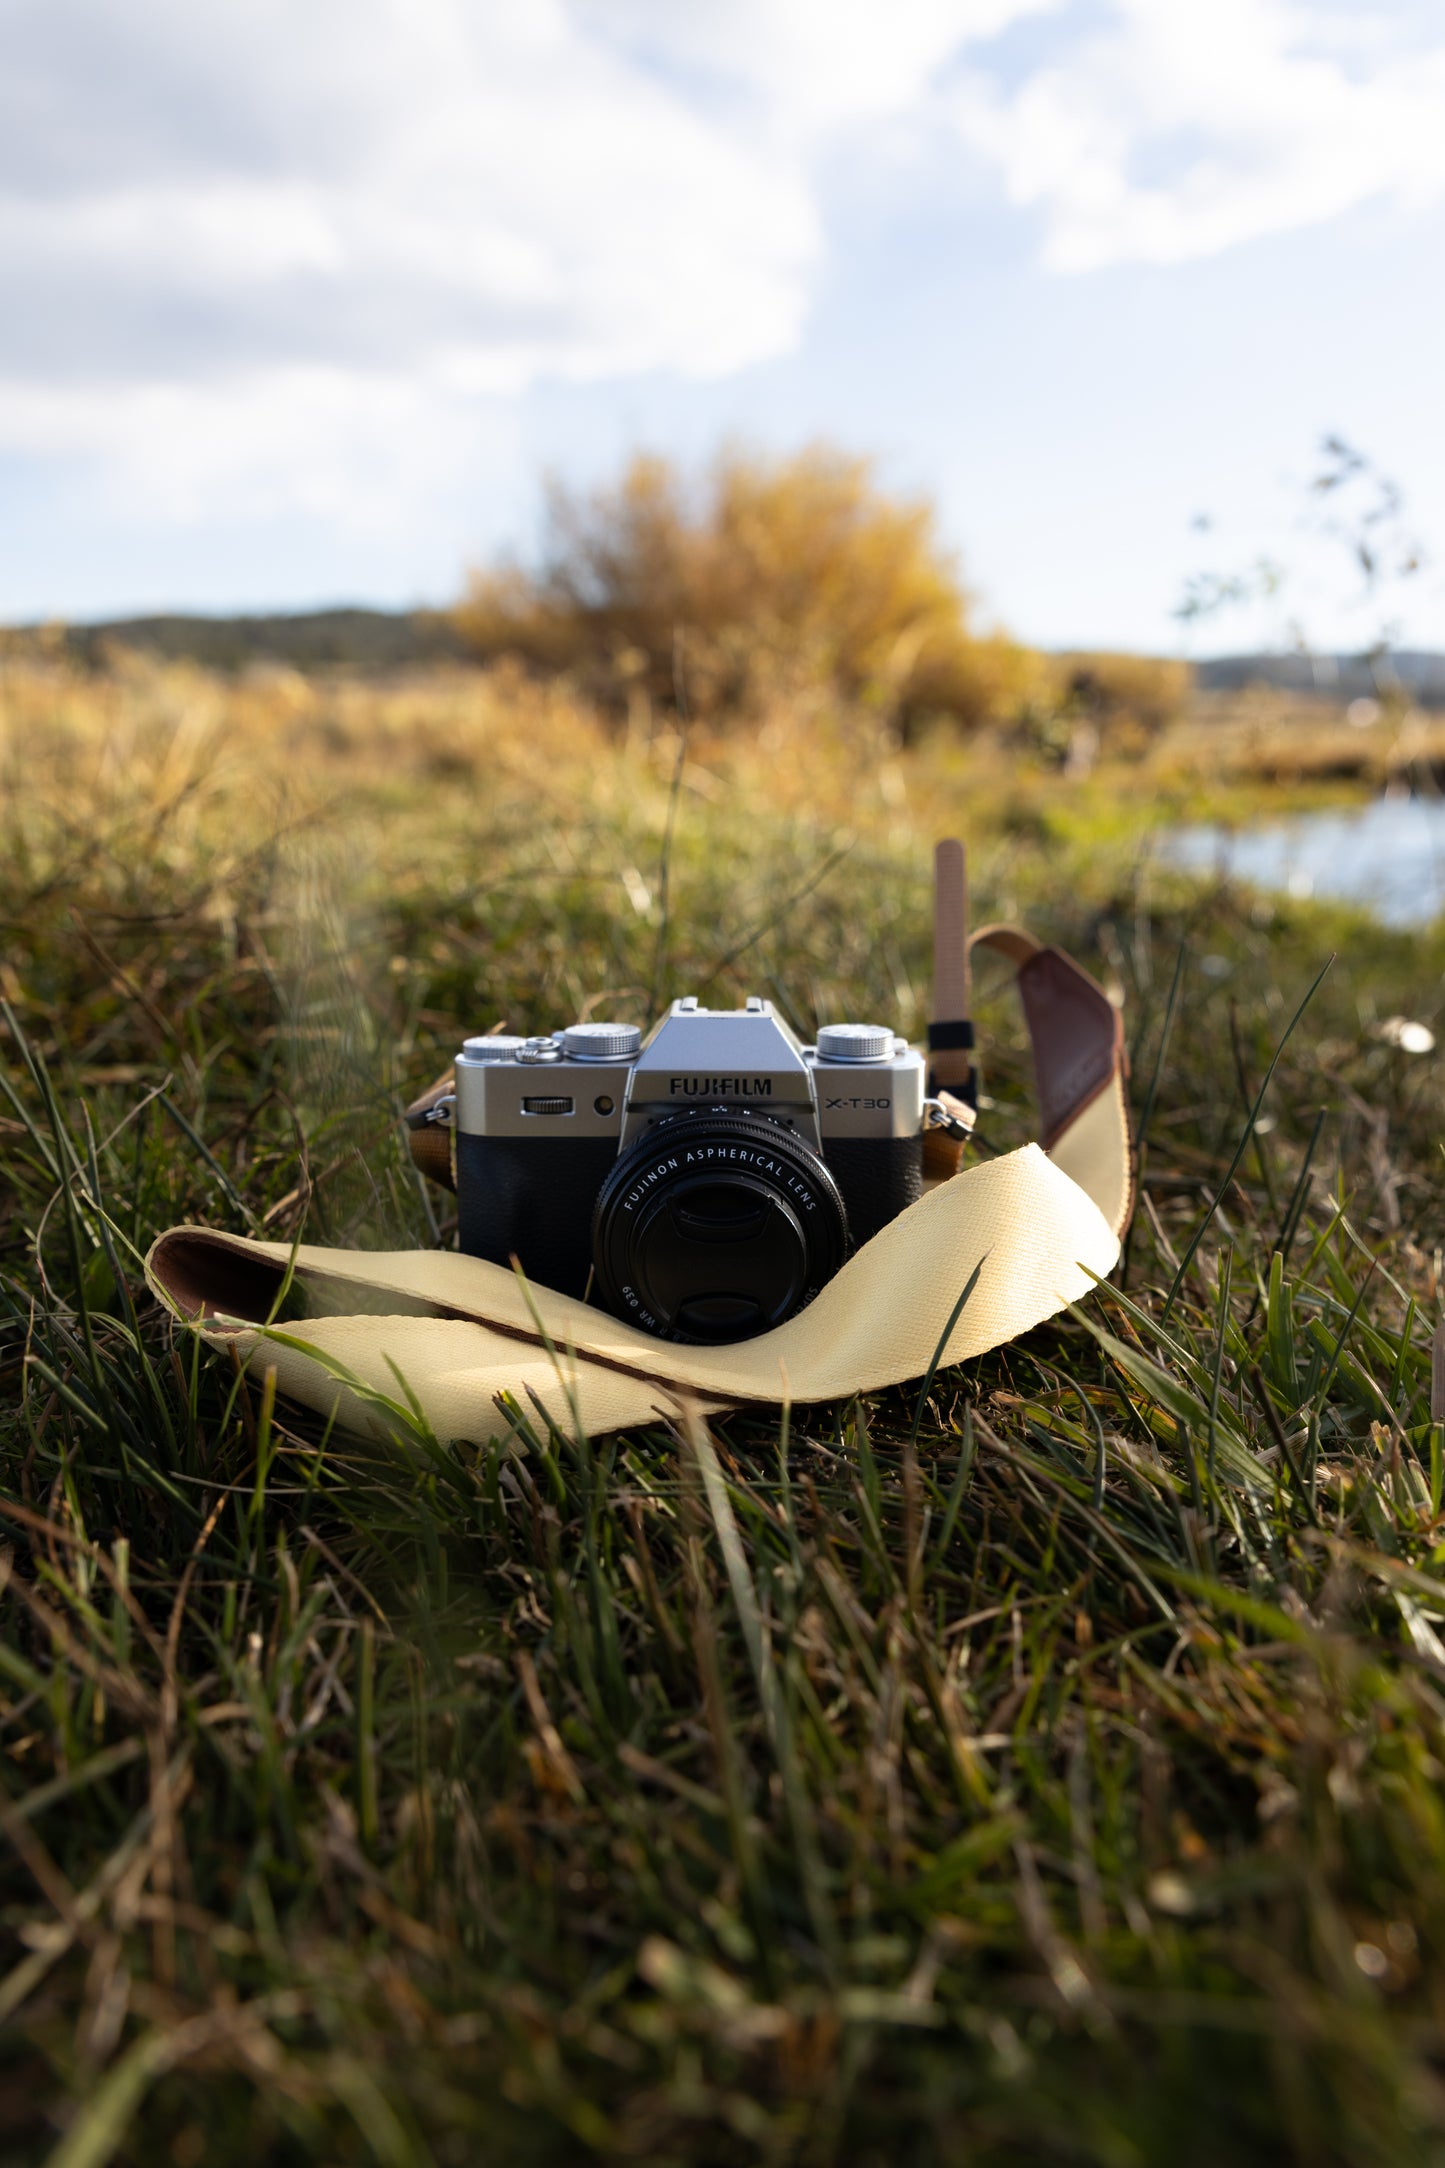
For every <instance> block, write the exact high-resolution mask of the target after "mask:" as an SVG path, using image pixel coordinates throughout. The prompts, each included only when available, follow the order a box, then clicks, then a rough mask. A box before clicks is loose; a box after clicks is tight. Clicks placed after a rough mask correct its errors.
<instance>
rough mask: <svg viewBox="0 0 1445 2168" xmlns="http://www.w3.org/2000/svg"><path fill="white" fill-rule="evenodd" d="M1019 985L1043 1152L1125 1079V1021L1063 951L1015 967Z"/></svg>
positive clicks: (1038, 954) (1042, 952)
mask: <svg viewBox="0 0 1445 2168" xmlns="http://www.w3.org/2000/svg"><path fill="white" fill-rule="evenodd" d="M1018 982H1019V994H1020V996H1021V998H1022V1000H1023V1005H1024V1016H1025V1019H1026V1021H1027V1023H1028V1027H1029V1037H1030V1039H1031V1040H1032V1042H1033V1049H1034V1080H1035V1084H1036V1087H1037V1091H1038V1100H1039V1116H1040V1120H1041V1122H1042V1124H1043V1134H1042V1136H1041V1137H1040V1140H1039V1141H1040V1143H1041V1144H1042V1145H1043V1147H1044V1150H1045V1151H1046V1152H1047V1151H1048V1150H1050V1148H1051V1147H1052V1146H1053V1145H1054V1144H1056V1143H1057V1141H1058V1139H1059V1136H1060V1134H1061V1133H1062V1131H1064V1130H1065V1129H1067V1128H1068V1127H1069V1125H1070V1123H1071V1122H1074V1121H1077V1120H1078V1117H1079V1116H1080V1115H1081V1114H1082V1113H1083V1111H1084V1109H1085V1107H1087V1106H1088V1105H1089V1104H1090V1102H1091V1101H1093V1100H1095V1099H1097V1098H1098V1096H1099V1094H1100V1092H1101V1091H1103V1090H1104V1088H1105V1086H1106V1085H1107V1084H1109V1083H1110V1082H1111V1081H1112V1080H1113V1078H1114V1077H1115V1075H1119V1076H1124V1075H1125V1074H1127V1069H1128V1058H1127V1055H1126V1053H1125V1049H1124V1020H1123V1018H1122V1017H1121V1016H1120V1014H1119V1011H1118V1010H1117V1009H1116V1008H1115V1007H1114V1004H1113V1002H1112V1001H1110V999H1109V997H1108V995H1107V994H1106V993H1105V992H1104V989H1103V987H1102V986H1100V985H1099V984H1098V982H1097V980H1095V979H1092V978H1090V976H1089V974H1088V972H1087V971H1084V970H1082V969H1081V968H1080V966H1079V965H1078V964H1076V963H1075V962H1074V961H1073V958H1072V957H1069V956H1066V955H1065V954H1064V952H1063V950H1062V949H1056V948H1041V949H1036V950H1035V951H1034V953H1033V954H1032V955H1031V956H1029V957H1027V958H1025V960H1024V961H1023V962H1022V963H1021V964H1020V965H1019V970H1018Z"/></svg>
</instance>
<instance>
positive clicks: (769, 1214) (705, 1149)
mask: <svg viewBox="0 0 1445 2168" xmlns="http://www.w3.org/2000/svg"><path fill="white" fill-rule="evenodd" d="M847 1248H848V1222H847V1216H846V1214H845V1212H844V1210H843V1200H842V1198H841V1197H840V1196H839V1194H838V1186H837V1184H836V1183H835V1181H834V1180H833V1177H832V1175H831V1174H829V1172H828V1169H827V1168H826V1167H825V1166H824V1164H823V1162H822V1160H821V1159H820V1158H819V1157H818V1154H817V1153H816V1152H814V1151H812V1150H811V1149H810V1148H809V1147H808V1146H807V1145H806V1144H804V1143H803V1142H802V1140H801V1139H800V1138H798V1137H796V1136H794V1135H793V1134H792V1132H791V1131H790V1130H787V1129H784V1128H782V1127H781V1126H780V1125H779V1124H778V1123H776V1122H769V1121H765V1120H763V1118H762V1117H761V1116H760V1115H756V1114H747V1113H743V1112H737V1113H733V1112H731V1111H726V1112H724V1111H716V1112H714V1111H699V1112H698V1113H688V1114H679V1115H678V1116H676V1118H675V1119H673V1120H672V1121H668V1122H661V1123H659V1124H658V1125H657V1127H656V1128H654V1129H649V1130H648V1131H646V1133H645V1134H644V1135H643V1136H641V1137H639V1138H638V1139H637V1141H636V1142H635V1143H634V1144H632V1145H631V1146H630V1147H629V1149H628V1150H627V1151H625V1152H623V1153H622V1154H621V1156H620V1157H619V1158H618V1159H617V1160H616V1161H615V1163H614V1165H613V1168H612V1171H611V1173H610V1174H609V1175H608V1177H607V1180H606V1181H605V1182H604V1183H603V1185H602V1190H601V1193H600V1194H599V1196H598V1199H597V1210H596V1213H595V1215H594V1218H593V1222H592V1255H593V1260H594V1263H595V1265H596V1272H597V1292H598V1294H599V1295H600V1297H601V1299H602V1301H603V1302H605V1303H606V1305H607V1307H608V1309H609V1310H612V1311H613V1312H614V1313H615V1314H616V1315H617V1316H618V1317H622V1318H626V1319H627V1320H628V1322H629V1323H630V1324H634V1325H639V1326H641V1327H642V1328H643V1330H644V1331H646V1332H651V1333H656V1334H657V1335H658V1336H659V1337H660V1338H662V1339H664V1340H688V1341H693V1342H702V1343H707V1344H717V1343H719V1342H723V1341H730V1340H750V1339H752V1338H753V1337H754V1335H755V1334H757V1333H760V1332H769V1331H771V1330H772V1328H773V1326H775V1325H781V1324H782V1323H783V1321H784V1319H785V1318H789V1317H791V1316H792V1315H793V1314H794V1312H795V1311H797V1310H801V1309H802V1308H803V1307H804V1305H805V1304H806V1303H809V1302H811V1301H812V1299H813V1297H814V1295H816V1294H817V1292H818V1290H819V1288H820V1287H821V1286H822V1285H823V1284H824V1282H825V1281H826V1280H830V1279H831V1278H832V1277H833V1275H834V1273H835V1272H836V1271H837V1270H838V1267H839V1266H840V1265H841V1264H842V1262H843V1259H844V1257H845V1255H846V1254H847Z"/></svg>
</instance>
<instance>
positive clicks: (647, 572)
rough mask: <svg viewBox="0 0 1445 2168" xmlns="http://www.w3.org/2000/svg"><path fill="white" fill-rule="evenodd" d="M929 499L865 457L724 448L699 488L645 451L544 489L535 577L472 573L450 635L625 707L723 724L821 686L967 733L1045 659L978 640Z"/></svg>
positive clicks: (883, 711)
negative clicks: (768, 454) (902, 490)
mask: <svg viewBox="0 0 1445 2168" xmlns="http://www.w3.org/2000/svg"><path fill="white" fill-rule="evenodd" d="M969 618H970V606H969V600H968V597H967V595H966V594H965V592H964V589H963V587H962V586H961V584H960V582H959V578H958V574H957V569H956V567H955V564H954V562H953V559H952V558H951V557H950V555H949V554H948V552H947V551H946V550H945V549H944V548H943V546H942V544H941V542H940V540H939V537H938V534H937V530H936V523H935V518H934V513H933V509H932V507H931V505H929V504H928V503H927V502H925V501H922V500H916V499H915V500H908V499H899V498H894V497H890V496H887V495H886V494H884V492H883V491H881V490H880V489H879V488H878V486H877V484H876V483H875V481H874V478H873V471H872V467H871V465H870V463H869V461H867V460H866V459H858V458H851V457H848V456H846V455H845V454H843V453H841V452H839V451H836V450H833V449H831V448H829V447H827V446H824V445H818V446H814V447H812V448H811V449H809V450H807V451H804V452H801V453H799V454H798V455H797V456H795V457H793V458H790V459H780V460H769V459H765V458H758V457H752V456H749V455H746V454H744V453H741V452H738V451H729V452H725V453H724V454H723V455H722V456H721V457H720V458H719V459H718V460H717V462H716V463H715V465H714V466H713V468H712V469H711V471H710V473H709V474H708V475H707V477H706V478H705V480H704V481H703V483H702V484H701V485H700V486H695V487H689V486H688V485H687V484H686V483H685V482H684V480H683V479H682V477H681V476H680V475H679V474H678V472H677V470H676V469H675V468H674V467H673V466H671V465H670V464H669V463H668V462H667V461H665V460H662V459H657V458H652V457H648V456H639V457H637V458H635V459H634V460H633V461H632V463H631V465H630V466H629V467H628V468H627V471H626V472H625V474H624V475H623V477H622V479H621V480H620V481H619V482H618V483H616V484H615V485H614V486H612V487H610V488H605V489H601V490H598V491H596V492H594V493H592V494H590V495H574V494H573V493H571V492H570V491H568V490H566V489H565V488H563V487H561V486H560V485H555V484H554V485H553V486H552V488H551V489H550V491H549V496H548V506H547V531H546V545H545V549H544V553H543V560H542V565H541V569H540V570H539V571H538V572H537V573H536V574H529V573H525V572H522V571H518V570H515V569H513V570H508V571H503V572H500V573H490V574H476V575H474V576H473V578H472V580H471V582H470V584H469V586H468V590H467V593H466V596H465V598H464V600H463V601H462V603H461V604H460V605H459V606H458V608H457V610H456V612H455V616H454V623H455V626H456V628H457V630H458V631H459V632H460V633H461V634H462V636H463V638H464V639H465V640H466V641H467V642H468V643H469V644H470V646H471V647H472V648H473V649H474V650H475V651H476V652H477V653H478V654H480V655H482V656H484V657H487V658H491V657H496V656H500V655H505V654H511V655H516V656H520V657H522V658H523V659H525V660H526V661H528V662H531V663H533V664H535V665H537V666H540V667H542V668H544V669H549V670H567V671H569V672H571V673H573V674H574V675H575V676H576V678H577V679H578V681H579V682H580V684H581V685H582V686H583V687H584V688H585V689H586V690H587V691H588V692H589V693H590V694H591V695H592V696H593V697H596V698H599V699H601V700H603V701H606V702H607V703H609V704H610V705H613V706H614V707H621V706H624V705H626V704H627V702H628V700H629V699H631V700H633V701H635V700H636V699H637V698H638V697H639V695H640V694H643V693H645V694H646V695H647V696H648V697H649V698H650V699H651V700H652V701H653V702H654V703H660V704H664V705H665V704H670V703H671V702H672V701H673V699H674V697H675V643H676V641H677V639H678V638H679V636H680V637H681V640H682V643H683V648H684V653H685V667H686V686H687V694H688V698H689V700H690V701H691V703H692V704H693V706H694V707H695V708H697V709H698V710H700V711H702V712H705V713H708V714H710V715H712V716H714V717H723V716H726V715H729V714H746V713H750V712H751V713H756V712H759V711H761V709H762V708H764V707H765V706H767V705H768V704H770V703H772V702H775V701H776V700H777V699H778V697H779V696H780V695H787V694H789V693H796V692H801V691H806V690H810V689H820V688H822V689H827V690H828V691H831V692H834V693H836V694H838V695H840V696H841V697H842V698H844V699H847V700H849V701H856V702H860V703H862V704H864V705H867V706H871V707H874V708H876V709H877V711H878V713H879V717H880V720H882V721H884V722H885V723H887V724H888V725H889V726H891V727H892V728H893V729H894V730H896V731H897V732H898V734H899V735H900V736H901V737H904V738H907V737H909V736H912V735H914V734H916V732H917V730H918V729H919V728H920V727H921V726H922V725H923V724H924V723H926V722H927V721H929V720H930V719H932V718H935V717H937V718H948V719H950V720H952V721H954V722H957V723H962V724H965V725H973V724H977V723H979V722H982V721H984V720H985V719H987V718H992V717H999V716H1006V715H1011V714H1013V713H1014V712H1016V711H1017V710H1018V709H1019V708H1020V707H1021V705H1022V704H1023V703H1024V702H1025V701H1026V699H1027V698H1028V697H1030V695H1031V694H1032V693H1033V692H1034V691H1035V689H1036V686H1037V681H1038V677H1039V671H1040V667H1041V666H1040V662H1039V658H1037V657H1035V656H1033V655H1031V654H1030V653H1029V652H1028V651H1027V650H1026V649H1023V648H1020V647H1018V646H1017V645H1015V643H1014V642H1012V641H1010V640H1008V639H1006V638H1005V637H1003V636H1002V635H1000V634H988V635H983V636H980V635H979V634H977V633H976V632H974V631H973V630H972V628H971V626H970V621H969Z"/></svg>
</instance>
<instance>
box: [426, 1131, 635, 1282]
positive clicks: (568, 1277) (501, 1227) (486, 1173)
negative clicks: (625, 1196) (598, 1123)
mask: <svg viewBox="0 0 1445 2168" xmlns="http://www.w3.org/2000/svg"><path fill="white" fill-rule="evenodd" d="M616 1157H617V1146H616V1143H615V1142H614V1140H613V1139H612V1138H611V1137H574V1138H570V1139H569V1138H561V1137H540V1138H536V1139H534V1138H531V1137H476V1136H468V1135H467V1134H465V1133H462V1134H460V1135H459V1136H458V1137H457V1240H458V1243H459V1246H460V1247H461V1248H462V1249H464V1250H465V1251H466V1252H467V1254H468V1255H469V1256H471V1257H485V1258H488V1259H490V1261H491V1262H492V1263H493V1264H494V1265H505V1264H508V1263H509V1262H510V1261H511V1259H512V1257H513V1256H515V1257H517V1258H518V1259H520V1261H521V1266H522V1270H523V1271H524V1272H525V1273H526V1275H527V1278H528V1279H529V1280H535V1281H536V1283H537V1285H538V1286H539V1287H555V1288H556V1290H557V1292H558V1293H559V1294H561V1295H583V1294H585V1293H586V1291H587V1280H588V1276H589V1274H590V1273H591V1270H592V1208H593V1206H594V1205H595V1204H596V1202H597V1192H598V1190H599V1189H601V1187H602V1184H603V1182H604V1181H605V1180H606V1178H607V1171H608V1169H609V1168H610V1167H611V1165H612V1163H613V1161H614V1160H615V1159H616Z"/></svg>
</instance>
